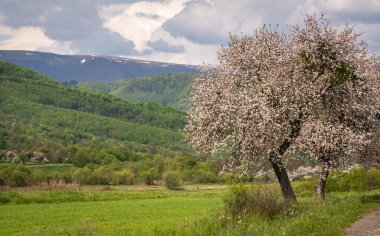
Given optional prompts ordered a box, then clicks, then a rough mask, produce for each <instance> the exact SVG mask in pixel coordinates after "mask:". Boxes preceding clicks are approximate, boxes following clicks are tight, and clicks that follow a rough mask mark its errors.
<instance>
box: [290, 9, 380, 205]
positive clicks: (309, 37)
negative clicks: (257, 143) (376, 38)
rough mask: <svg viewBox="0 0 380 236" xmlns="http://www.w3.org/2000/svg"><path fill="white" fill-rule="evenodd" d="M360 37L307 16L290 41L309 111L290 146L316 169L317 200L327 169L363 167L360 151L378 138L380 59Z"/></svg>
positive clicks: (347, 29) (352, 31) (294, 29)
mask: <svg viewBox="0 0 380 236" xmlns="http://www.w3.org/2000/svg"><path fill="white" fill-rule="evenodd" d="M359 36H360V34H357V33H355V30H354V27H352V26H346V27H344V28H342V29H341V30H339V29H338V28H333V27H331V26H330V25H329V21H328V20H327V19H325V18H324V17H323V15H322V16H321V17H320V18H319V19H318V18H316V17H314V16H308V17H307V18H306V20H305V24H304V25H303V26H295V27H293V29H292V33H291V37H290V38H291V41H292V42H293V43H294V45H295V48H296V51H297V52H298V55H299V60H298V65H297V66H296V67H295V68H297V69H296V70H297V72H298V73H299V75H300V76H302V77H303V78H306V79H307V80H310V81H312V86H311V87H310V88H309V89H310V94H312V100H311V106H310V108H311V109H309V113H308V114H307V115H305V119H304V121H303V125H302V130H301V132H300V135H299V136H298V137H297V140H296V142H295V143H296V144H298V145H295V146H296V147H299V148H301V149H303V150H304V151H305V152H306V153H307V154H308V155H309V156H310V157H311V158H314V159H315V160H316V161H317V163H318V164H319V166H320V169H321V175H320V178H319V181H318V183H317V184H316V192H317V197H318V198H321V199H323V198H324V196H325V195H324V188H325V184H326V180H327V177H328V174H329V171H330V170H331V169H333V168H346V167H347V166H348V165H352V164H354V163H362V164H364V163H367V162H368V161H369V159H368V157H366V156H363V155H360V152H359V151H360V150H361V149H363V147H365V146H367V143H368V142H370V140H374V139H376V135H377V133H376V130H377V127H378V124H377V115H378V114H379V111H380V109H379V108H380V107H379V104H380V100H379V95H378V94H379V92H380V89H379V88H380V86H379V85H380V76H379V71H378V69H379V67H378V66H379V61H378V58H377V57H375V56H374V55H373V54H371V53H369V52H368V50H367V45H366V43H365V42H359V40H358V37H359ZM357 157H359V159H358V158H357ZM377 158H378V157H377Z"/></svg>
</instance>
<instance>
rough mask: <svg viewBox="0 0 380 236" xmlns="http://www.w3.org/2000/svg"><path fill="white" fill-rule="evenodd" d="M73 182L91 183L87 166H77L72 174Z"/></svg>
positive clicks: (90, 175)
mask: <svg viewBox="0 0 380 236" xmlns="http://www.w3.org/2000/svg"><path fill="white" fill-rule="evenodd" d="M72 179H73V182H74V183H77V184H91V179H92V174H91V170H90V169H88V168H87V167H84V168H78V169H76V170H75V171H74V173H73V176H72Z"/></svg>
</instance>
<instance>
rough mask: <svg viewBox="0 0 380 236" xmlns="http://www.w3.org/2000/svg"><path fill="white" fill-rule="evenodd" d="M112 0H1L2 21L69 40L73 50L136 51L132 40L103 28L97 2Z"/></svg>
mask: <svg viewBox="0 0 380 236" xmlns="http://www.w3.org/2000/svg"><path fill="white" fill-rule="evenodd" d="M113 2H114V1H111V0H79V1H75V2H73V1H62V0H39V1H29V0H21V1H5V2H1V3H0V14H1V15H3V16H4V18H5V19H4V20H3V23H5V24H6V25H7V26H10V27H13V28H18V27H23V26H37V27H40V28H41V29H42V30H43V31H44V33H45V34H46V36H47V37H49V38H51V39H53V40H57V41H61V42H70V45H71V47H72V48H73V49H74V50H75V51H79V52H81V53H91V54H110V55H121V54H136V53H137V52H136V51H135V50H134V49H133V48H134V44H133V42H132V41H129V40H126V39H125V38H123V37H122V36H121V35H120V34H117V33H114V32H110V31H109V30H107V29H104V28H103V27H102V23H103V22H102V19H101V18H100V17H99V15H98V12H97V8H96V7H97V6H98V5H99V4H107V3H113Z"/></svg>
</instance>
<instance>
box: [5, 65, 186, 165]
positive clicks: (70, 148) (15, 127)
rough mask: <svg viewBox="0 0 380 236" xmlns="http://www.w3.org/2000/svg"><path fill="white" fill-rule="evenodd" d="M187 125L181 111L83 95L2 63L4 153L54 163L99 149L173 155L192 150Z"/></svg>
mask: <svg viewBox="0 0 380 236" xmlns="http://www.w3.org/2000/svg"><path fill="white" fill-rule="evenodd" d="M184 123H185V114H184V113H183V112H180V111H177V110H175V109H172V108H168V107H165V106H163V105H159V104H154V103H145V104H133V103H130V102H127V101H124V100H122V99H119V98H116V97H114V96H112V95H109V94H106V93H104V92H97V93H91V92H86V91H80V90H78V89H76V88H70V87H65V86H63V85H62V84H60V83H59V82H56V81H54V80H52V79H50V78H48V77H46V76H43V75H41V74H39V73H37V72H34V71H31V70H28V69H25V68H22V67H19V66H15V65H12V64H9V63H6V62H0V150H3V151H5V150H15V149H18V150H19V151H43V152H44V153H47V154H48V156H49V159H50V160H51V161H53V162H61V161H64V160H63V159H70V158H74V159H75V158H79V159H80V153H82V154H81V155H82V156H83V158H85V157H86V158H90V157H91V155H90V154H89V152H91V151H92V152H93V151H96V150H101V149H106V150H118V152H121V151H120V150H124V152H123V153H124V154H123V155H124V157H122V158H121V159H131V158H132V156H133V155H135V154H138V153H153V154H160V153H161V155H172V154H170V153H174V152H178V151H184V150H188V147H187V146H186V145H185V144H184V141H182V137H181V134H180V132H179V130H180V129H181V128H183V125H184ZM84 153H87V154H88V155H84ZM128 155H130V156H129V157H128ZM96 158H99V156H97V157H96Z"/></svg>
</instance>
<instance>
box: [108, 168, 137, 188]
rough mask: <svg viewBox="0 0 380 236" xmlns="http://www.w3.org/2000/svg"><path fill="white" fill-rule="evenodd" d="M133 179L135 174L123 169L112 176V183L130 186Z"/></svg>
mask: <svg viewBox="0 0 380 236" xmlns="http://www.w3.org/2000/svg"><path fill="white" fill-rule="evenodd" d="M134 178H135V174H134V173H133V172H132V171H131V170H129V169H124V170H121V171H117V172H116V173H115V174H114V176H113V180H112V183H113V184H128V185H132V184H133V183H134V182H135V179H134Z"/></svg>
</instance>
